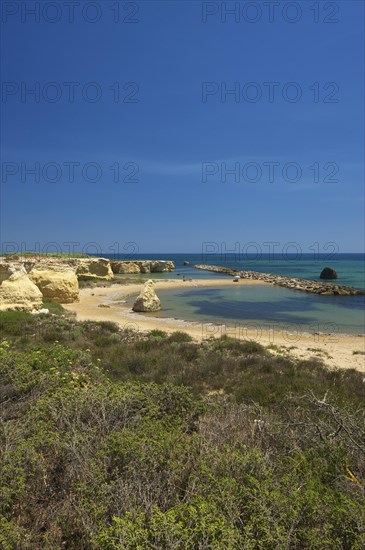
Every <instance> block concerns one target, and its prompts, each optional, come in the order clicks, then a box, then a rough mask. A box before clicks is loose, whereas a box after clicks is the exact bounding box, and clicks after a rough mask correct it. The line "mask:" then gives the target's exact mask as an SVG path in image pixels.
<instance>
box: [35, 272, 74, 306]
mask: <svg viewBox="0 0 365 550" xmlns="http://www.w3.org/2000/svg"><path fill="white" fill-rule="evenodd" d="M29 278H30V280H31V281H33V283H34V284H35V285H37V287H38V288H39V290H40V291H41V292H42V294H43V297H44V298H45V299H49V300H53V301H54V302H58V303H59V304H70V303H72V302H77V301H78V300H79V283H78V280H77V276H76V273H75V271H74V270H72V269H67V268H65V269H63V270H58V269H57V270H52V269H48V270H41V269H32V270H31V271H30V272H29Z"/></svg>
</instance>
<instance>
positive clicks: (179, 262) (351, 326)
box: [104, 253, 365, 334]
mask: <svg viewBox="0 0 365 550" xmlns="http://www.w3.org/2000/svg"><path fill="white" fill-rule="evenodd" d="M104 257H110V258H114V259H133V257H131V256H129V257H128V256H126V255H124V256H123V255H120V256H118V257H115V256H113V255H108V254H104ZM135 259H161V260H173V261H174V262H175V266H176V269H175V271H173V272H171V273H156V274H153V277H154V278H159V279H164V278H175V277H176V278H182V277H183V276H184V275H185V277H186V278H194V279H205V278H215V277H216V278H217V279H218V278H222V277H224V275H222V274H215V273H210V272H207V271H201V270H197V269H194V268H193V267H192V266H193V265H194V264H198V263H206V264H212V265H221V266H225V267H232V268H235V269H239V270H252V271H261V272H264V273H275V274H279V275H285V276H288V277H302V278H305V279H312V280H319V274H320V273H321V271H322V269H323V268H324V267H326V266H329V267H332V268H334V269H335V270H336V271H337V274H338V279H337V281H336V282H337V283H338V284H343V285H348V286H353V287H356V288H361V289H364V288H365V256H364V254H336V255H334V256H331V257H330V256H329V255H326V254H323V255H320V256H314V255H313V254H303V255H302V256H301V257H300V258H298V257H296V255H294V254H293V255H287V256H286V257H283V256H282V255H281V254H276V255H269V254H262V255H261V257H260V258H254V257H245V258H241V257H237V256H236V255H235V254H227V255H226V256H222V255H220V254H211V255H204V256H203V255H202V254H188V253H187V254H138V255H136V256H135ZM184 261H187V262H189V264H190V265H189V266H184V265H183V263H184ZM142 277H143V278H149V277H150V275H149V274H145V275H142ZM138 278H141V275H138ZM158 295H159V297H160V298H161V302H162V310H161V312H160V313H159V314H158V315H159V316H160V317H173V318H178V319H185V320H189V321H198V322H200V323H202V324H204V323H215V324H230V325H232V326H233V325H234V326H236V327H237V326H239V327H241V328H242V330H245V327H247V328H250V327H251V328H252V327H254V326H259V327H264V328H265V330H266V329H269V327H275V329H280V330H287V331H288V333H295V332H300V331H302V332H308V331H309V332H313V333H314V332H324V333H352V334H364V333H365V307H364V306H365V297H364V296H316V295H311V294H307V293H303V292H297V291H291V290H287V289H284V288H280V287H276V286H271V285H270V286H266V285H262V286H261V285H260V286H257V285H255V286H254V285H246V286H243V285H242V286H240V285H237V286H236V285H235V284H234V283H232V287H231V286H229V287H218V286H217V288H212V287H210V288H206V289H201V288H196V289H195V288H187V289H174V290H160V291H159V292H158ZM154 315H156V314H154ZM258 330H259V329H258Z"/></svg>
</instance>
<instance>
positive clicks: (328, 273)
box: [319, 267, 337, 279]
mask: <svg viewBox="0 0 365 550" xmlns="http://www.w3.org/2000/svg"><path fill="white" fill-rule="evenodd" d="M319 278H320V279H337V273H336V271H335V270H334V269H332V267H325V268H324V269H322V271H321V274H320V276H319Z"/></svg>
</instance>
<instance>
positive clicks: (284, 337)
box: [64, 278, 365, 374]
mask: <svg viewBox="0 0 365 550" xmlns="http://www.w3.org/2000/svg"><path fill="white" fill-rule="evenodd" d="M232 284H237V285H238V284H239V285H262V284H267V283H264V282H262V281H252V280H242V279H241V280H240V281H239V282H238V283H233V282H232V279H224V278H222V279H216V278H215V279H195V280H192V281H185V282H183V281H182V280H176V279H163V280H159V279H155V290H156V292H157V293H158V290H159V289H167V288H193V287H196V288H197V287H201V288H207V287H217V288H219V287H220V286H227V285H229V286H232ZM142 286H143V283H138V284H137V283H132V284H127V285H125V284H120V285H119V284H113V285H112V286H107V287H105V288H104V287H102V286H100V287H94V288H83V289H81V290H80V301H79V302H77V303H73V304H66V305H64V308H65V309H67V310H69V311H71V312H74V313H75V314H76V318H77V319H78V320H80V321H84V320H94V321H113V322H115V323H117V324H118V325H119V326H120V327H121V328H124V329H128V328H129V329H133V330H136V331H138V332H147V331H149V330H153V329H160V330H163V331H165V332H168V333H171V332H174V331H176V330H180V331H184V332H187V333H188V334H190V335H191V336H192V337H193V338H194V339H195V340H197V341H201V340H203V339H205V338H209V337H211V336H213V337H220V336H222V335H223V334H227V335H228V336H231V337H233V338H240V339H252V340H255V341H257V342H259V343H260V344H262V345H264V346H267V345H269V344H273V345H274V346H277V348H278V349H272V353H278V352H280V350H281V352H284V353H287V352H288V353H291V354H293V355H294V356H296V357H298V358H301V359H307V358H310V357H314V356H315V357H319V358H321V359H322V360H323V361H324V362H325V363H326V364H327V365H328V366H330V367H338V368H344V369H349V368H354V369H357V370H359V371H361V372H364V374H365V355H363V354H353V352H354V351H361V352H362V353H364V351H365V336H364V335H352V334H324V333H309V332H308V333H305V332H303V333H297V332H293V333H291V332H289V331H282V330H280V329H279V328H278V329H274V330H273V329H271V330H269V329H268V328H267V323H266V325H265V326H264V324H263V325H261V326H260V325H257V324H256V325H255V326H253V325H252V323H251V327H250V325H249V324H247V323H246V325H247V326H245V322H243V321H240V322H239V323H237V324H236V325H232V324H227V325H214V324H212V323H200V322H191V321H184V320H180V319H171V318H162V317H161V318H159V317H154V316H151V315H152V314H147V315H146V314H143V313H135V312H133V311H132V310H131V306H130V303H126V298H127V297H128V296H131V295H135V296H136V295H137V294H138V293H139V292H140V290H141V288H142ZM248 323H249V322H248Z"/></svg>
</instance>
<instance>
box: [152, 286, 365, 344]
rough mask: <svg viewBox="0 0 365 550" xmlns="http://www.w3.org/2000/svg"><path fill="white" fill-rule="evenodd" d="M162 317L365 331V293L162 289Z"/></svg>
mask: <svg viewBox="0 0 365 550" xmlns="http://www.w3.org/2000/svg"><path fill="white" fill-rule="evenodd" d="M158 296H159V298H160V299H161V303H162V310H161V312H160V313H159V316H160V317H174V318H178V319H185V320H187V321H198V322H199V323H214V324H230V325H237V324H239V325H241V326H242V327H243V328H244V327H247V328H249V327H251V328H255V327H258V326H260V327H265V329H266V330H268V329H269V327H270V326H275V328H276V329H278V328H280V329H285V330H287V331H289V332H323V333H334V334H336V333H352V334H363V333H365V328H364V327H365V316H364V296H348V297H347V296H317V295H312V294H307V293H303V292H297V291H291V290H288V289H285V288H280V287H276V286H271V285H242V286H240V285H239V283H238V284H237V286H236V285H235V283H232V287H217V288H212V287H210V288H205V289H203V288H193V289H191V288H189V289H186V290H184V289H168V290H159V291H158Z"/></svg>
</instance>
